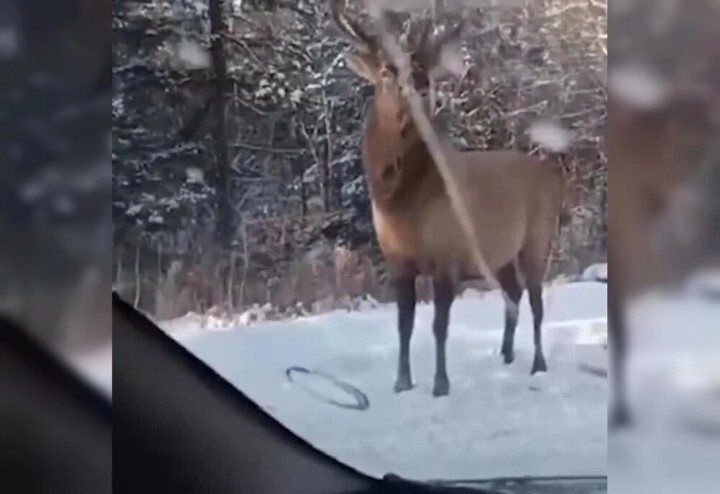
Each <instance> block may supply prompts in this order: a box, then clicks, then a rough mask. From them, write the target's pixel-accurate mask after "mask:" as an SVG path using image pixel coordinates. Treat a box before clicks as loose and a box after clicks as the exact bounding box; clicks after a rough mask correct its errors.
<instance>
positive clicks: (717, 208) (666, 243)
mask: <svg viewBox="0 0 720 494" xmlns="http://www.w3.org/2000/svg"><path fill="white" fill-rule="evenodd" d="M608 22H609V46H610V50H609V51H610V55H609V77H608V87H609V101H610V105H609V109H608V153H609V165H608V173H609V183H610V186H609V232H608V234H609V303H610V307H609V311H610V314H609V318H610V325H611V337H610V345H611V351H612V352H614V354H613V356H614V357H617V356H618V355H620V354H621V353H622V350H623V346H622V345H618V342H619V343H622V336H623V335H624V336H625V338H626V340H627V348H626V351H627V355H626V356H627V364H626V367H625V368H626V372H627V374H626V379H625V381H626V383H627V401H628V403H629V405H630V406H629V410H630V417H631V425H634V427H631V428H630V429H628V430H625V431H624V432H622V433H619V434H615V435H613V436H612V437H611V438H610V443H609V449H608V461H609V476H610V483H611V485H610V488H611V490H612V491H613V492H677V491H689V492H716V491H717V486H718V485H720V484H718V482H720V472H718V470H717V467H716V464H717V458H718V453H720V442H719V441H718V439H720V436H719V435H718V433H719V432H720V368H719V367H718V362H720V331H718V330H720V305H719V304H718V302H720V297H718V290H717V288H718V285H719V283H718V279H720V274H719V273H720V271H719V270H720V241H719V238H718V231H720V201H719V200H718V197H720V196H719V195H718V193H719V192H720V148H718V142H720V139H719V138H720V133H719V130H720V129H719V127H718V123H719V122H720V120H719V119H718V116H719V115H720V113H718V109H719V108H720V92H719V91H720V65H719V61H720V56H719V55H720V49H719V48H718V45H717V42H716V41H717V39H718V36H719V35H720V4H718V3H717V2H714V1H705V0H687V1H664V2H654V1H646V0H624V1H619V0H618V1H614V2H611V3H610V15H609V21H608ZM613 310H615V311H617V312H620V313H622V314H621V315H622V316H624V320H625V322H626V327H625V331H623V332H619V331H618V332H617V334H615V335H614V336H615V341H613V333H612V324H613V323H612V319H613ZM618 319H620V316H618ZM616 327H620V324H618V325H616ZM621 356H622V355H621ZM620 368H622V367H620ZM621 488H622V489H621Z"/></svg>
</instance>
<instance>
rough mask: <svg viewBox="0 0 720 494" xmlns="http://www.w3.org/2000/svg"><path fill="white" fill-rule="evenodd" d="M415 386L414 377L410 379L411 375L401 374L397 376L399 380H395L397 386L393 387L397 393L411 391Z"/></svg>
mask: <svg viewBox="0 0 720 494" xmlns="http://www.w3.org/2000/svg"><path fill="white" fill-rule="evenodd" d="M412 388H413V385H412V379H410V376H399V377H398V378H397V381H395V386H394V387H393V391H395V392H396V393H402V392H403V391H409V390H411V389H412Z"/></svg>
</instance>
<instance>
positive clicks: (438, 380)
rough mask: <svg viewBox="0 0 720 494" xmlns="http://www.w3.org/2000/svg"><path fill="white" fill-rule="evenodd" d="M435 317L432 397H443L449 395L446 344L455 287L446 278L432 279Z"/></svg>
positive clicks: (450, 280)
mask: <svg viewBox="0 0 720 494" xmlns="http://www.w3.org/2000/svg"><path fill="white" fill-rule="evenodd" d="M433 292H434V298H435V300H434V302H435V317H434V318H433V334H434V335H435V382H434V384H433V392H432V393H433V396H445V395H447V394H449V393H450V380H449V379H448V375H447V362H446V348H445V346H446V342H447V334H448V326H449V324H450V307H451V306H452V302H453V299H454V298H455V287H454V285H453V282H452V279H450V278H449V277H447V276H442V277H437V278H434V279H433Z"/></svg>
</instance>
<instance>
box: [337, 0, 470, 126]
mask: <svg viewBox="0 0 720 494" xmlns="http://www.w3.org/2000/svg"><path fill="white" fill-rule="evenodd" d="M331 13H332V17H333V20H334V21H335V24H336V25H337V27H338V28H339V29H340V31H341V33H342V34H343V35H344V36H345V37H346V38H348V40H349V41H350V42H351V43H352V44H353V48H354V51H353V52H351V53H346V54H345V59H346V61H347V64H348V66H349V67H350V69H351V70H353V71H354V72H355V73H356V74H358V75H359V76H360V77H362V78H363V79H365V80H366V81H367V82H369V83H370V84H372V85H373V87H374V105H375V111H376V112H377V114H378V116H379V117H380V121H382V122H383V124H384V127H385V126H387V128H388V130H389V129H390V128H392V127H395V128H397V129H399V130H401V131H404V130H405V127H406V126H407V125H408V124H409V123H410V122H411V121H412V119H411V118H410V117H409V115H408V111H407V103H406V101H405V98H404V95H403V92H402V86H401V84H400V83H399V81H398V68H397V67H396V66H395V64H394V63H393V61H392V59H391V58H390V57H388V56H387V54H386V53H385V51H384V49H383V46H382V43H381V39H380V34H379V32H378V31H377V29H374V30H366V29H364V28H363V27H362V26H361V25H360V23H359V22H357V21H355V20H353V19H350V18H349V17H348V16H347V13H346V11H345V1H344V0H331ZM383 15H384V17H385V20H386V24H387V26H389V28H390V31H391V32H390V34H391V35H393V36H395V37H396V38H398V39H399V40H400V38H402V39H401V41H403V43H401V45H403V46H402V47H403V49H404V51H405V52H406V53H407V54H408V55H409V56H410V62H411V67H412V73H411V78H412V84H413V86H414V89H415V90H416V91H418V92H420V93H423V92H425V91H427V89H428V88H429V85H430V83H429V80H430V73H431V72H432V71H434V70H436V69H438V68H441V54H442V53H443V50H444V49H445V48H446V47H449V46H451V45H452V44H454V43H457V42H458V41H459V37H460V33H461V31H462V25H461V24H459V25H458V26H456V27H454V28H451V29H446V30H445V31H444V32H443V33H442V34H440V35H439V36H433V37H432V39H431V31H433V23H432V21H431V20H430V19H424V20H423V21H422V22H420V23H418V24H417V25H415V26H413V29H410V31H409V32H408V33H407V34H406V35H404V36H401V35H403V34H404V33H403V26H402V21H401V19H400V17H399V16H398V14H397V13H395V12H390V11H383Z"/></svg>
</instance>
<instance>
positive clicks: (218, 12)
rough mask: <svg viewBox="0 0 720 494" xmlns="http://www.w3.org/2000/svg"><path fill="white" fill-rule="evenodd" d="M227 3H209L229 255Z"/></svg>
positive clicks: (218, 166) (220, 207)
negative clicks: (225, 20) (225, 6)
mask: <svg viewBox="0 0 720 494" xmlns="http://www.w3.org/2000/svg"><path fill="white" fill-rule="evenodd" d="M224 3H225V2H224V0H209V13H210V33H211V36H212V44H211V55H212V61H213V67H214V69H215V88H216V91H217V97H216V101H215V105H213V107H214V116H215V125H213V141H214V146H215V173H214V178H215V186H216V191H217V197H216V204H217V215H218V216H217V232H216V233H217V239H218V241H219V242H220V245H221V246H222V249H223V250H224V251H226V252H229V251H230V249H231V247H232V227H233V218H232V207H231V198H230V193H231V190H230V176H229V170H230V159H229V155H228V144H227V142H228V137H227V122H226V120H225V118H226V117H225V115H226V111H225V109H226V106H227V97H226V91H227V88H228V79H227V63H226V60H225V45H224V42H223V37H224V35H225V32H226V27H225V22H224V20H223V11H224Z"/></svg>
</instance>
